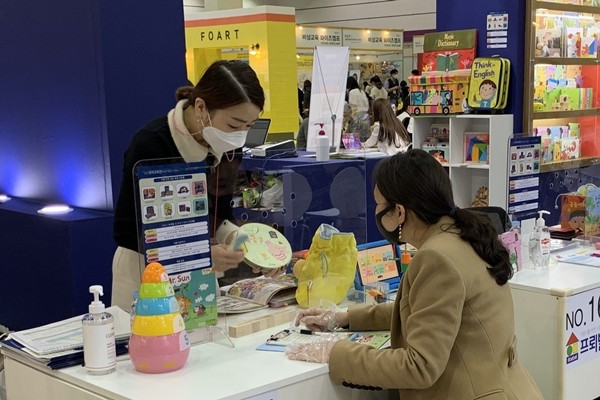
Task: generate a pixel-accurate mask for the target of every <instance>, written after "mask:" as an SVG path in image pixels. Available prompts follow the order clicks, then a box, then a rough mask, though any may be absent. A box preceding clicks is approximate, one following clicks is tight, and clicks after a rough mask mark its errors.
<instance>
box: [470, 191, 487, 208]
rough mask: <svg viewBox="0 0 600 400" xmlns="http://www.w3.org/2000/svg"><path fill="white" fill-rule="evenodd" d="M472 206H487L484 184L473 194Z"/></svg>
mask: <svg viewBox="0 0 600 400" xmlns="http://www.w3.org/2000/svg"><path fill="white" fill-rule="evenodd" d="M471 206H473V207H487V206H488V188H487V187H486V186H481V187H480V188H479V189H477V193H476V194H475V200H473V202H472V203H471Z"/></svg>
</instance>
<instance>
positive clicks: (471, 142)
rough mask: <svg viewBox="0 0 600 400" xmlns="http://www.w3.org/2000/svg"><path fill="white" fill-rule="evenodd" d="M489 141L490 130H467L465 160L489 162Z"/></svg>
mask: <svg viewBox="0 0 600 400" xmlns="http://www.w3.org/2000/svg"><path fill="white" fill-rule="evenodd" d="M489 143H490V134H489V133H488V132H465V137H464V144H465V153H464V154H465V162H472V163H481V164H487V163H489V161H490V158H489Z"/></svg>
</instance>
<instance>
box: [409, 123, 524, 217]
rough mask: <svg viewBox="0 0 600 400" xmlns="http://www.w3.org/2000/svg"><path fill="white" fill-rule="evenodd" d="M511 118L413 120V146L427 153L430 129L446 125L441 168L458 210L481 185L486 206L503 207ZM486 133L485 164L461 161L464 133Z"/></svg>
mask: <svg viewBox="0 0 600 400" xmlns="http://www.w3.org/2000/svg"><path fill="white" fill-rule="evenodd" d="M512 124H513V116H512V115H489V114H485V115H483V114H465V115H454V116H440V115H421V116H418V117H415V129H414V131H415V133H414V134H413V146H414V147H415V148H422V149H425V150H427V151H429V152H430V153H432V152H435V151H438V150H437V149H433V148H427V143H428V142H427V138H428V137H429V136H431V130H432V129H431V128H432V125H434V126H448V146H447V154H446V155H445V159H446V160H447V161H448V162H447V163H445V164H442V165H444V166H445V167H447V171H448V173H449V175H450V179H451V180H452V191H453V195H454V201H455V202H456V204H457V205H458V206H459V207H470V206H471V204H472V202H473V200H474V199H475V197H476V194H477V191H478V190H479V188H481V187H482V186H484V187H487V188H488V204H489V205H491V206H499V207H503V208H506V202H507V163H508V159H507V151H508V150H507V149H508V139H509V138H510V136H511V135H512V134H513V125H512ZM466 132H481V133H488V134H489V145H488V154H489V163H474V162H467V161H465V133H466Z"/></svg>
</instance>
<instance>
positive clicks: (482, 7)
mask: <svg viewBox="0 0 600 400" xmlns="http://www.w3.org/2000/svg"><path fill="white" fill-rule="evenodd" d="M525 4H526V2H525V1H520V0H519V1H515V0H485V1H481V0H452V1H447V0H446V1H444V0H438V1H437V9H436V30H437V31H438V32H441V31H453V30H459V29H473V28H475V29H477V33H478V35H477V57H491V56H493V55H499V56H500V57H504V58H508V59H509V60H510V62H511V68H510V69H511V73H510V85H509V101H508V106H507V109H506V110H505V113H507V114H514V131H515V132H521V130H522V129H523V111H522V110H523V77H524V75H523V65H524V63H525V62H526V60H525V57H524V54H525ZM495 12H502V13H508V46H507V48H505V49H488V48H487V41H486V34H487V15H488V14H489V13H495Z"/></svg>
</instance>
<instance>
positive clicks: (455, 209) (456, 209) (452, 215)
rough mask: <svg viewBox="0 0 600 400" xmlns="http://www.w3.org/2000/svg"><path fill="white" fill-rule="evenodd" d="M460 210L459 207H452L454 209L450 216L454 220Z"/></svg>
mask: <svg viewBox="0 0 600 400" xmlns="http://www.w3.org/2000/svg"><path fill="white" fill-rule="evenodd" d="M458 210H460V208H459V207H457V206H454V207H452V209H451V210H450V216H451V217H452V218H454V216H455V215H456V212H457V211H458Z"/></svg>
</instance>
